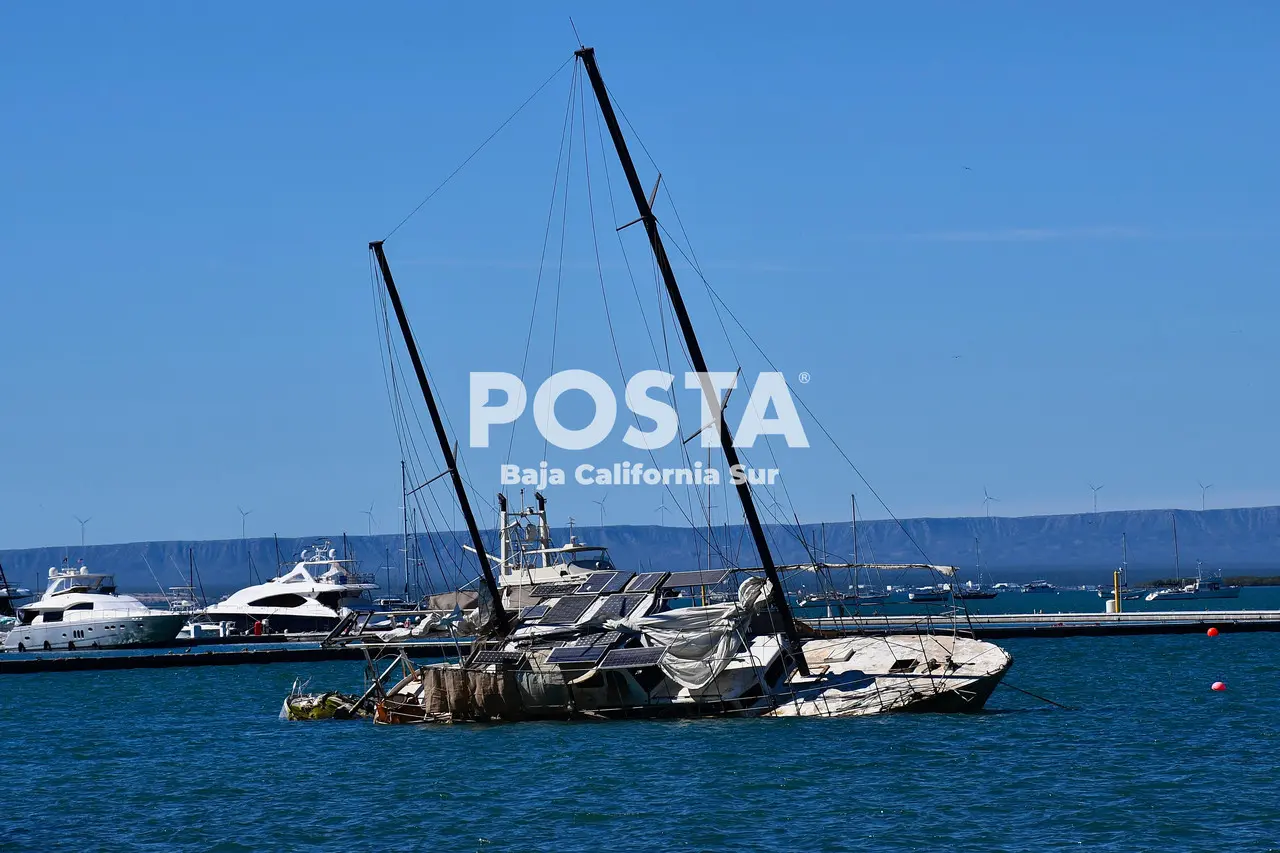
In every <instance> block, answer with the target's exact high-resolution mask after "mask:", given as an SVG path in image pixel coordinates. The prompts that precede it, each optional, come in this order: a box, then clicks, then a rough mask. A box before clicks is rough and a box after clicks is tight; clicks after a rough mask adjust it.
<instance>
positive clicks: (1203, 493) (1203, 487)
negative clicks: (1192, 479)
mask: <svg viewBox="0 0 1280 853" xmlns="http://www.w3.org/2000/svg"><path fill="white" fill-rule="evenodd" d="M1196 485H1197V486H1199V487H1200V511H1201V512H1204V495H1205V492H1207V491H1209V490H1210V489H1212V488H1213V483H1210V484H1209V485H1207V486H1206V485H1205V484H1204V483H1202V482H1200V481H1199V480H1196Z"/></svg>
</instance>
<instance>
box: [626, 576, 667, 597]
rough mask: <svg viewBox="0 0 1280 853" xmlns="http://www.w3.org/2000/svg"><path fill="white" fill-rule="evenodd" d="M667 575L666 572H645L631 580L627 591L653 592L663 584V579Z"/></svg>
mask: <svg viewBox="0 0 1280 853" xmlns="http://www.w3.org/2000/svg"><path fill="white" fill-rule="evenodd" d="M666 576H667V573H666V572H645V573H644V574H642V575H638V576H637V577H636V579H635V580H633V581H632V582H631V585H630V586H629V587H627V592H653V591H654V590H655V589H657V588H658V587H659V586H661V585H662V579H663V578H665V577H666Z"/></svg>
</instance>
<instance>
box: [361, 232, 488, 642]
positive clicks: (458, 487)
mask: <svg viewBox="0 0 1280 853" xmlns="http://www.w3.org/2000/svg"><path fill="white" fill-rule="evenodd" d="M369 248H370V249H371V250H372V251H373V254H374V257H376V258H377V260H378V269H379V270H380V271H381V272H382V283H383V284H384V285H386V288H387V295H388V296H390V297H391V305H392V307H394V308H395V312H396V320H398V321H399V323H400V333H401V334H402V335H403V336H404V344H405V347H406V348H407V349H408V350H409V358H410V359H411V360H412V361H413V371H414V373H416V374H417V376H418V386H419V387H420V388H421V389H422V398H423V399H424V400H425V401H426V403H427V411H428V412H429V413H430V414H431V423H432V425H433V426H434V427H435V431H436V438H437V439H438V440H439V441H440V454H441V455H442V456H443V457H444V464H445V466H446V467H447V468H448V474H449V476H450V479H451V480H452V481H453V490H454V492H455V493H456V494H457V497H458V508H459V509H461V510H462V516H463V518H465V519H466V521H467V532H468V533H469V534H470V535H471V545H472V547H473V548H475V551H476V559H478V560H479V561H480V571H481V573H482V574H483V575H484V585H485V589H486V590H488V592H489V598H490V600H491V605H490V606H491V607H492V608H493V623H494V627H496V628H497V629H498V632H499V633H500V634H505V633H507V630H508V628H509V626H510V624H509V619H508V617H507V611H506V610H505V609H504V608H503V606H502V596H501V595H500V594H499V592H498V581H497V579H496V578H495V577H494V575H493V569H492V568H491V567H490V565H489V554H488V552H487V551H486V550H485V547H484V540H483V539H481V538H480V526H479V525H478V524H477V523H476V517H475V514H474V513H472V512H471V501H469V500H468V499H467V490H466V488H465V487H464V486H463V484H462V474H461V472H459V470H458V460H457V458H456V457H455V455H454V452H453V448H452V447H451V446H450V445H449V434H448V433H447V432H445V428H444V421H443V420H441V418H440V410H439V408H437V407H436V400H435V397H434V395H432V393H431V384H430V383H429V382H427V371H426V369H425V368H423V366H422V358H421V356H419V355H418V346H417V344H415V343H414V340H413V331H412V330H411V329H410V328H409V318H408V317H406V316H405V313H404V305H402V304H401V303H400V292H399V291H398V290H396V283H395V280H394V279H393V278H392V277H391V267H390V266H389V265H388V264H387V256H386V254H384V253H383V251H382V241H381V240H374V241H373V242H371V243H370V244H369Z"/></svg>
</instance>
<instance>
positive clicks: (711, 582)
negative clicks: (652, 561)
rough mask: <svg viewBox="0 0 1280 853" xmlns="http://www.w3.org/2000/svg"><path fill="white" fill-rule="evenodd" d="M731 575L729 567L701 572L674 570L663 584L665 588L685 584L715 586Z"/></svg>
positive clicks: (683, 585)
mask: <svg viewBox="0 0 1280 853" xmlns="http://www.w3.org/2000/svg"><path fill="white" fill-rule="evenodd" d="M727 577H729V570H728V569H715V570H712V571H701V572H672V573H671V577H669V578H667V579H666V580H665V581H664V582H663V584H662V586H663V588H665V589H673V588H675V587H685V586H715V585H716V584H718V583H721V582H722V581H724V579H725V578H727Z"/></svg>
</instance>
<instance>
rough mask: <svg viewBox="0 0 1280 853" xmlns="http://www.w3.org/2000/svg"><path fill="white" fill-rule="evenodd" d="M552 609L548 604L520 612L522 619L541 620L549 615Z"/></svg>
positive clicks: (537, 605) (533, 606)
mask: <svg viewBox="0 0 1280 853" xmlns="http://www.w3.org/2000/svg"><path fill="white" fill-rule="evenodd" d="M550 609H551V606H550V605H548V604H534V605H532V606H530V607H526V608H524V609H523V610H521V611H520V618H521V619H541V618H542V617H543V616H546V615H547V611H548V610H550Z"/></svg>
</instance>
